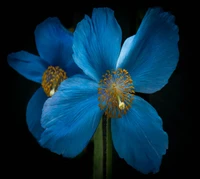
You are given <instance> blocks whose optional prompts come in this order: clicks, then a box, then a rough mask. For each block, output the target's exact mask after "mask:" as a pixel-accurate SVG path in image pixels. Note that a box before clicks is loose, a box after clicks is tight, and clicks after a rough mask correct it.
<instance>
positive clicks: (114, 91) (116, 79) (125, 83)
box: [98, 68, 135, 118]
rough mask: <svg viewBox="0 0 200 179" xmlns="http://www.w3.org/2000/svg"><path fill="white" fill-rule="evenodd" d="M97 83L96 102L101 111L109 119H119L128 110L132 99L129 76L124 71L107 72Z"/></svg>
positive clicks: (131, 82) (132, 91)
mask: <svg viewBox="0 0 200 179" xmlns="http://www.w3.org/2000/svg"><path fill="white" fill-rule="evenodd" d="M102 77H103V79H101V80H100V82H99V88H98V94H99V97H98V100H99V107H100V109H101V110H105V114H106V115H107V117H109V118H121V117H122V115H124V114H126V113H127V111H128V110H129V109H130V107H131V105H132V101H133V97H134V93H135V91H134V86H133V80H132V79H131V76H130V75H129V73H128V72H127V70H125V69H120V68H119V69H117V70H116V71H109V70H107V72H106V74H104V75H103V76H102Z"/></svg>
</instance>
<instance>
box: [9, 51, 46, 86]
mask: <svg viewBox="0 0 200 179" xmlns="http://www.w3.org/2000/svg"><path fill="white" fill-rule="evenodd" d="M7 60H8V64H9V65H10V66H11V67H12V68H13V69H14V70H16V71H17V72H18V73H19V74H21V75H22V76H24V77H25V78H27V79H29V80H32V81H35V82H37V83H41V81H42V75H43V73H44V71H45V70H46V69H47V67H48V64H47V63H46V62H45V61H44V60H42V59H41V58H40V57H38V56H36V55H33V54H31V53H28V52H26V51H19V52H15V53H10V54H9V55H8V57H7Z"/></svg>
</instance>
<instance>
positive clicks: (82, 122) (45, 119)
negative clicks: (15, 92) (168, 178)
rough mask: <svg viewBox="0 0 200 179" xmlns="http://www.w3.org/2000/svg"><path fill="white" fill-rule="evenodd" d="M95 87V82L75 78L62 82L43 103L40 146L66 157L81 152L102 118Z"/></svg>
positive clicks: (96, 86) (96, 85)
mask: <svg viewBox="0 0 200 179" xmlns="http://www.w3.org/2000/svg"><path fill="white" fill-rule="evenodd" d="M97 88H98V84H97V83H96V82H94V81H91V80H89V79H87V78H80V77H78V76H76V77H75V76H74V77H72V78H69V79H67V80H65V81H64V82H62V84H61V85H60V87H59V89H58V91H57V92H56V93H55V94H54V95H53V96H52V97H51V98H49V99H48V100H47V101H46V103H45V104H44V108H43V114H42V120H41V123H42V127H43V128H45V131H44V132H43V134H42V136H41V140H40V144H41V146H43V147H45V148H48V149H49V150H50V151H52V152H55V153H57V154H62V155H63V156H64V157H69V158H71V157H75V156H77V155H78V154H79V153H81V152H82V150H83V149H84V148H85V147H86V145H87V144H88V142H89V141H90V139H91V138H92V136H93V134H94V132H95V130H96V128H97V126H98V124H99V121H100V118H101V116H102V111H100V109H99V107H98V94H97Z"/></svg>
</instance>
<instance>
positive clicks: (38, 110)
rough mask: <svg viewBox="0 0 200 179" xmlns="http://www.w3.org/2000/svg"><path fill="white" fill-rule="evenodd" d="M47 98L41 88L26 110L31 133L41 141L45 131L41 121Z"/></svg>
mask: <svg viewBox="0 0 200 179" xmlns="http://www.w3.org/2000/svg"><path fill="white" fill-rule="evenodd" d="M46 100H47V96H46V94H45V93H44V90H43V89H42V87H40V88H39V89H38V90H37V91H36V92H35V93H34V94H33V96H32V97H31V99H30V101H29V102H28V105H27V110H26V122H27V125H28V129H29V131H30V132H31V133H32V135H33V136H34V137H35V138H36V139H37V140H39V139H40V136H41V134H42V132H43V131H44V129H43V128H42V126H41V123H40V120H41V115H42V108H43V105H44V102H45V101H46Z"/></svg>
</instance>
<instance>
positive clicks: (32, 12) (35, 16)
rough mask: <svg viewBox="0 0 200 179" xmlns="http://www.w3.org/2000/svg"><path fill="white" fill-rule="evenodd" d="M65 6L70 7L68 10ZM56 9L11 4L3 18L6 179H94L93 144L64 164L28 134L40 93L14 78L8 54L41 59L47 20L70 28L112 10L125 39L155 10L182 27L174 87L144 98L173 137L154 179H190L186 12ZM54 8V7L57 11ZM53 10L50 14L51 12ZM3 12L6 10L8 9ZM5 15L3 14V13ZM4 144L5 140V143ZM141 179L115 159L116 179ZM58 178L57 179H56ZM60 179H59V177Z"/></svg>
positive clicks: (85, 7) (61, 6)
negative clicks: (29, 109)
mask: <svg viewBox="0 0 200 179" xmlns="http://www.w3.org/2000/svg"><path fill="white" fill-rule="evenodd" d="M65 3H66V4H65ZM65 3H63V4H58V3H56V2H52V3H46V4H45V3H43V2H40V3H36V2H35V3H31V2H30V3H23V4H20V3H18V2H17V3H13V2H10V3H9V2H7V4H6V5H5V10H4V11H5V13H2V15H1V19H2V22H3V24H2V26H1V28H2V29H3V32H4V33H2V34H1V35H2V39H3V42H2V47H3V51H2V52H1V53H2V54H3V59H1V60H2V61H1V72H2V75H1V78H2V79H3V80H5V83H4V81H3V82H2V81H1V82H2V83H4V84H6V85H3V84H2V83H1V90H2V89H3V90H5V91H3V94H1V96H2V101H4V103H3V104H4V106H6V110H4V108H3V110H2V108H1V111H3V113H4V112H6V113H5V115H2V116H1V121H3V122H6V124H5V125H2V126H1V129H2V131H3V135H2V139H5V142H2V143H1V148H3V149H4V153H2V158H4V159H5V162H4V163H3V165H4V166H6V169H5V171H6V173H7V174H11V175H15V176H17V177H21V176H24V177H25V178H29V177H32V176H33V175H36V176H38V177H40V176H41V175H43V174H44V177H47V176H53V175H54V174H56V175H57V176H58V175H62V177H63V178H76V177H81V178H90V176H91V175H92V152H93V145H92V143H91V144H90V145H89V146H88V147H87V149H86V152H85V153H84V154H82V155H81V156H79V157H77V158H76V159H71V160H69V159H65V158H63V157H61V156H58V155H56V154H54V153H51V152H49V151H48V150H46V149H43V148H41V147H40V146H39V145H38V144H37V142H36V141H35V139H34V138H33V137H32V135H31V134H30V133H29V131H28V128H27V126H26V122H25V112H26V105H27V103H28V101H29V99H30V98H31V96H32V94H33V93H34V92H35V90H36V89H37V88H38V87H39V85H38V84H36V83H34V82H32V81H29V80H27V79H25V78H24V77H22V76H21V75H19V74H18V73H17V72H15V71H14V70H13V69H12V68H10V67H9V66H8V65H7V62H6V56H7V54H8V53H11V52H15V51H19V50H26V51H29V52H32V53H36V54H37V50H36V47H35V41H34V30H35V27H36V25H37V24H39V23H40V22H42V21H43V20H45V19H46V18H48V17H50V16H51V17H53V16H56V17H58V18H59V19H60V20H61V22H62V23H63V25H64V26H65V27H67V28H70V27H74V26H75V25H76V23H77V22H78V21H79V20H81V18H82V17H83V15H84V14H85V13H87V14H89V13H91V11H92V8H93V7H99V6H107V7H110V8H112V9H113V10H115V14H116V18H117V20H118V22H119V24H120V25H121V28H122V31H123V39H125V38H127V37H128V36H130V35H133V34H134V33H135V30H136V23H139V22H140V20H141V19H140V18H139V17H138V15H137V13H136V12H137V11H139V10H143V11H145V10H146V9H147V8H148V7H151V6H155V5H156V6H158V5H159V6H161V7H163V8H164V9H165V10H167V11H171V12H172V14H174V15H175V16H176V23H177V25H178V26H179V34H180V42H179V50H180V60H179V63H178V66H177V69H176V70H175V72H174V73H173V75H172V77H171V78H170V80H169V83H168V84H167V85H166V86H165V87H164V88H163V89H162V90H161V91H159V92H157V93H155V94H153V95H142V97H144V98H145V99H146V100H148V101H149V102H150V103H151V104H152V105H153V106H154V107H155V108H156V110H157V111H158V113H159V114H160V116H161V117H162V119H163V123H164V129H165V130H166V131H167V133H168V135H169V150H168V152H167V154H166V156H164V158H163V162H162V165H161V169H160V172H159V173H158V174H156V175H153V176H154V177H155V176H162V177H163V176H166V177H167V176H185V175H186V174H188V173H189V172H190V171H191V170H190V169H191V163H190V162H188V160H189V159H191V156H190V153H189V149H190V148H189V146H190V141H191V139H190V138H191V137H190V135H191V131H192V130H191V127H192V124H190V123H189V124H188V120H190V119H189V117H187V116H188V115H187V114H188V105H187V102H186V98H187V95H188V93H187V90H186V88H187V85H188V84H187V78H188V77H187V72H186V63H187V62H188V59H189V55H190V54H189V53H190V52H189V50H188V47H189V44H188V38H189V32H188V31H187V28H188V26H190V19H189V15H188V14H187V13H188V11H187V13H186V11H185V7H183V6H180V5H178V6H177V5H175V4H173V3H162V4H161V3H141V4H136V3H134V2H133V5H129V4H128V5H124V6H122V5H119V6H117V5H116V4H112V3H106V2H103V1H101V3H98V2H93V3H92V4H89V5H88V4H87V5H86V4H85V5H84V4H83V5H79V3H78V2H77V6H76V5H75V4H76V3H73V5H72V4H69V2H65ZM54 5H55V7H54V8H52V6H54ZM49 6H51V8H49ZM3 7H4V6H3ZM2 9H4V8H2ZM3 141H4V140H3ZM137 176H142V174H140V173H139V172H137V171H136V170H134V169H133V168H131V167H130V166H128V165H127V164H126V163H125V162H124V161H123V160H121V159H119V158H118V156H117V154H116V153H114V164H113V178H117V177H119V178H134V177H137ZM56 178H57V177H56ZM58 178H59V177H58Z"/></svg>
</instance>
